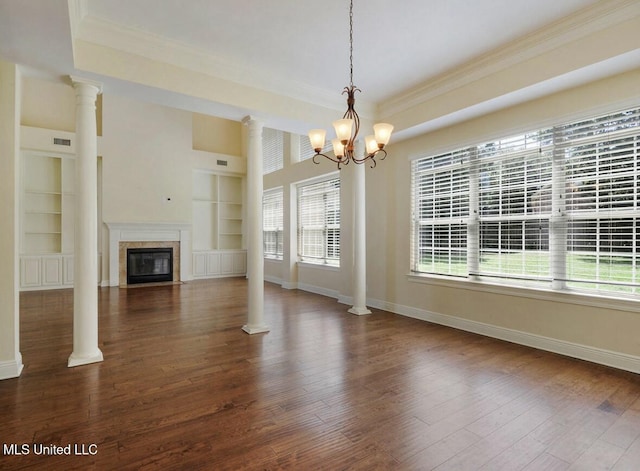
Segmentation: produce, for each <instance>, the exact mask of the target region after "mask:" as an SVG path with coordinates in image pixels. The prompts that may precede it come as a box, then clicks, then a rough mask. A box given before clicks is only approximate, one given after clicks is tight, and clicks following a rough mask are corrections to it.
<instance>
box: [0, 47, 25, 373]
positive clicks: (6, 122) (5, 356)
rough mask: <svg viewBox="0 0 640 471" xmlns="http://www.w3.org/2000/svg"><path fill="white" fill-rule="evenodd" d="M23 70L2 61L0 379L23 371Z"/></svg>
mask: <svg viewBox="0 0 640 471" xmlns="http://www.w3.org/2000/svg"><path fill="white" fill-rule="evenodd" d="M20 88H21V77H20V70H19V69H18V66H17V65H16V64H12V63H9V62H4V61H1V60H0V162H2V163H1V164H0V168H2V171H0V221H2V230H0V257H2V263H1V264H0V379H7V378H15V377H18V376H20V373H21V372H22V368H23V364H22V355H21V354H20V292H19V283H20V272H19V268H18V264H19V260H18V254H19V253H20V249H19V246H20V244H19V237H20V235H19V227H20V224H19V221H20V219H19V216H18V210H19V204H18V195H19V185H18V182H19V181H20V180H19V173H20V172H19V169H20V161H19V155H20V96H21V93H20Z"/></svg>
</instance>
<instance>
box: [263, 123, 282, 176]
mask: <svg viewBox="0 0 640 471" xmlns="http://www.w3.org/2000/svg"><path fill="white" fill-rule="evenodd" d="M262 158H263V167H262V173H263V174H264V175H266V174H267V173H271V172H275V171H276V170H280V169H281V168H282V166H283V162H284V133H283V132H282V131H279V130H277V129H271V128H264V129H263V130H262Z"/></svg>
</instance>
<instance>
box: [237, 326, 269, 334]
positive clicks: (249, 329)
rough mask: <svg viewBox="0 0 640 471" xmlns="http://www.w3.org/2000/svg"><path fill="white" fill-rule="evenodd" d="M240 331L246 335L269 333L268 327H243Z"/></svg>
mask: <svg viewBox="0 0 640 471" xmlns="http://www.w3.org/2000/svg"><path fill="white" fill-rule="evenodd" d="M242 330H244V331H245V332H246V333H247V334H250V335H253V334H261V333H263V332H269V326H267V325H248V324H247V325H243V326H242Z"/></svg>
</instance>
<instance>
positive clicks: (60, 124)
mask: <svg viewBox="0 0 640 471" xmlns="http://www.w3.org/2000/svg"><path fill="white" fill-rule="evenodd" d="M20 124H22V125H23V126H31V127H34V128H45V129H55V130H56V131H69V132H75V130H76V98H75V92H74V91H73V87H71V85H70V84H65V83H58V82H49V81H45V80H38V79H35V78H29V77H25V78H24V80H23V81H22V116H21V120H20Z"/></svg>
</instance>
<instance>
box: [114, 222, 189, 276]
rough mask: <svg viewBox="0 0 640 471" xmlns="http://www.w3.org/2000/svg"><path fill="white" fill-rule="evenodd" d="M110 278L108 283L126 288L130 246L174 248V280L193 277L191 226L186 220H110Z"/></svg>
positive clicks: (131, 247)
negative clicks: (152, 221)
mask: <svg viewBox="0 0 640 471" xmlns="http://www.w3.org/2000/svg"><path fill="white" fill-rule="evenodd" d="M106 226H107V228H108V229H109V278H108V279H107V280H105V282H103V285H104V286H121V287H126V286H127V285H128V283H127V249H138V248H172V249H173V263H172V268H173V282H180V281H189V280H190V279H191V264H190V263H189V261H190V258H191V257H190V250H191V225H190V224H186V223H106Z"/></svg>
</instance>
